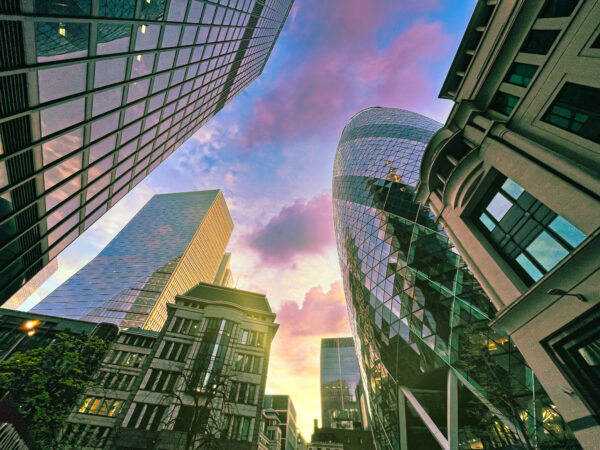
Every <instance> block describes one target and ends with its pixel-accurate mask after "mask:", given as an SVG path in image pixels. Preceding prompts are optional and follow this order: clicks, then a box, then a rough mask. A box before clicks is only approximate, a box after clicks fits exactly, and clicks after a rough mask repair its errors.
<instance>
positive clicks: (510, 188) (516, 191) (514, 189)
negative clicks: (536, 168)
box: [502, 178, 525, 200]
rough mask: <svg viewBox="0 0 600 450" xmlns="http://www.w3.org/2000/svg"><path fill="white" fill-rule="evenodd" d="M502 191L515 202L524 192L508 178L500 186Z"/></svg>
mask: <svg viewBox="0 0 600 450" xmlns="http://www.w3.org/2000/svg"><path fill="white" fill-rule="evenodd" d="M502 189H504V191H505V192H506V193H507V194H508V195H510V196H511V197H512V198H514V199H515V200H517V199H518V198H519V196H520V195H521V194H522V193H523V192H524V191H525V190H524V189H523V188H522V187H521V186H519V185H518V184H517V183H515V182H514V181H513V180H511V179H510V178H507V179H506V181H505V182H504V184H503V185H502Z"/></svg>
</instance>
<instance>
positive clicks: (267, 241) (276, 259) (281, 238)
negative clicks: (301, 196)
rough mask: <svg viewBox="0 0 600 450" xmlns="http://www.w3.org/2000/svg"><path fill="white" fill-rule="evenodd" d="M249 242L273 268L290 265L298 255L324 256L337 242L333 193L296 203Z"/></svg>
mask: <svg viewBox="0 0 600 450" xmlns="http://www.w3.org/2000/svg"><path fill="white" fill-rule="evenodd" d="M245 239H246V241H247V242H249V246H250V247H251V248H252V249H254V250H255V251H256V252H258V253H259V254H260V257H261V260H262V261H263V262H264V263H266V264H269V265H278V266H282V265H289V264H293V260H294V258H295V257H296V256H298V255H307V254H308V255H315V254H322V253H323V251H324V250H325V249H326V248H328V247H329V246H331V245H333V244H334V243H335V236H334V233H333V215H332V207H331V192H328V193H325V194H321V195H318V196H316V197H314V198H312V199H311V200H309V201H308V202H307V201H305V200H296V201H294V203H293V204H292V205H290V206H285V207H284V208H283V209H282V210H281V211H280V212H279V214H277V215H276V216H274V217H272V218H271V219H270V220H269V221H268V222H267V224H266V225H264V226H263V227H259V228H258V229H255V230H254V231H252V232H251V233H249V234H248V235H247V236H246V237H245Z"/></svg>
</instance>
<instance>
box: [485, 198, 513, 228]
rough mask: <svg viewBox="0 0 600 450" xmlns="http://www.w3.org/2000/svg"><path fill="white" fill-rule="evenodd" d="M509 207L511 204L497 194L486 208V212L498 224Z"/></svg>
mask: <svg viewBox="0 0 600 450" xmlns="http://www.w3.org/2000/svg"><path fill="white" fill-rule="evenodd" d="M511 206H512V203H511V202H510V201H509V200H508V199H507V198H506V197H505V196H504V195H502V194H501V193H499V192H498V193H497V194H496V195H495V196H494V198H493V199H492V201H491V202H490V204H489V205H488V206H487V208H486V210H487V212H489V213H490V214H491V215H492V217H494V218H495V219H496V220H497V221H498V222H500V220H502V218H503V217H504V215H505V214H506V213H507V212H508V210H509V209H510V207H511Z"/></svg>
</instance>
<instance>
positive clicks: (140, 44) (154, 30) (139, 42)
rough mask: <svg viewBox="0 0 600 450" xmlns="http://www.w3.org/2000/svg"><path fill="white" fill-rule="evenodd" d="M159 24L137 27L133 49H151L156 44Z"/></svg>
mask: <svg viewBox="0 0 600 450" xmlns="http://www.w3.org/2000/svg"><path fill="white" fill-rule="evenodd" d="M159 34H160V25H140V26H138V28H137V37H136V40H135V50H153V49H155V48H156V47H157V45H158V35H159Z"/></svg>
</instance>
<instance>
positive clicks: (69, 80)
mask: <svg viewBox="0 0 600 450" xmlns="http://www.w3.org/2000/svg"><path fill="white" fill-rule="evenodd" d="M86 68H87V65H86V64H74V65H71V66H65V67H54V68H51V69H44V70H40V71H38V85H39V94H40V103H44V102H48V101H50V100H55V99H57V98H62V97H67V96H69V95H73V94H77V93H79V92H83V91H85V77H86V72H87V70H86Z"/></svg>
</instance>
